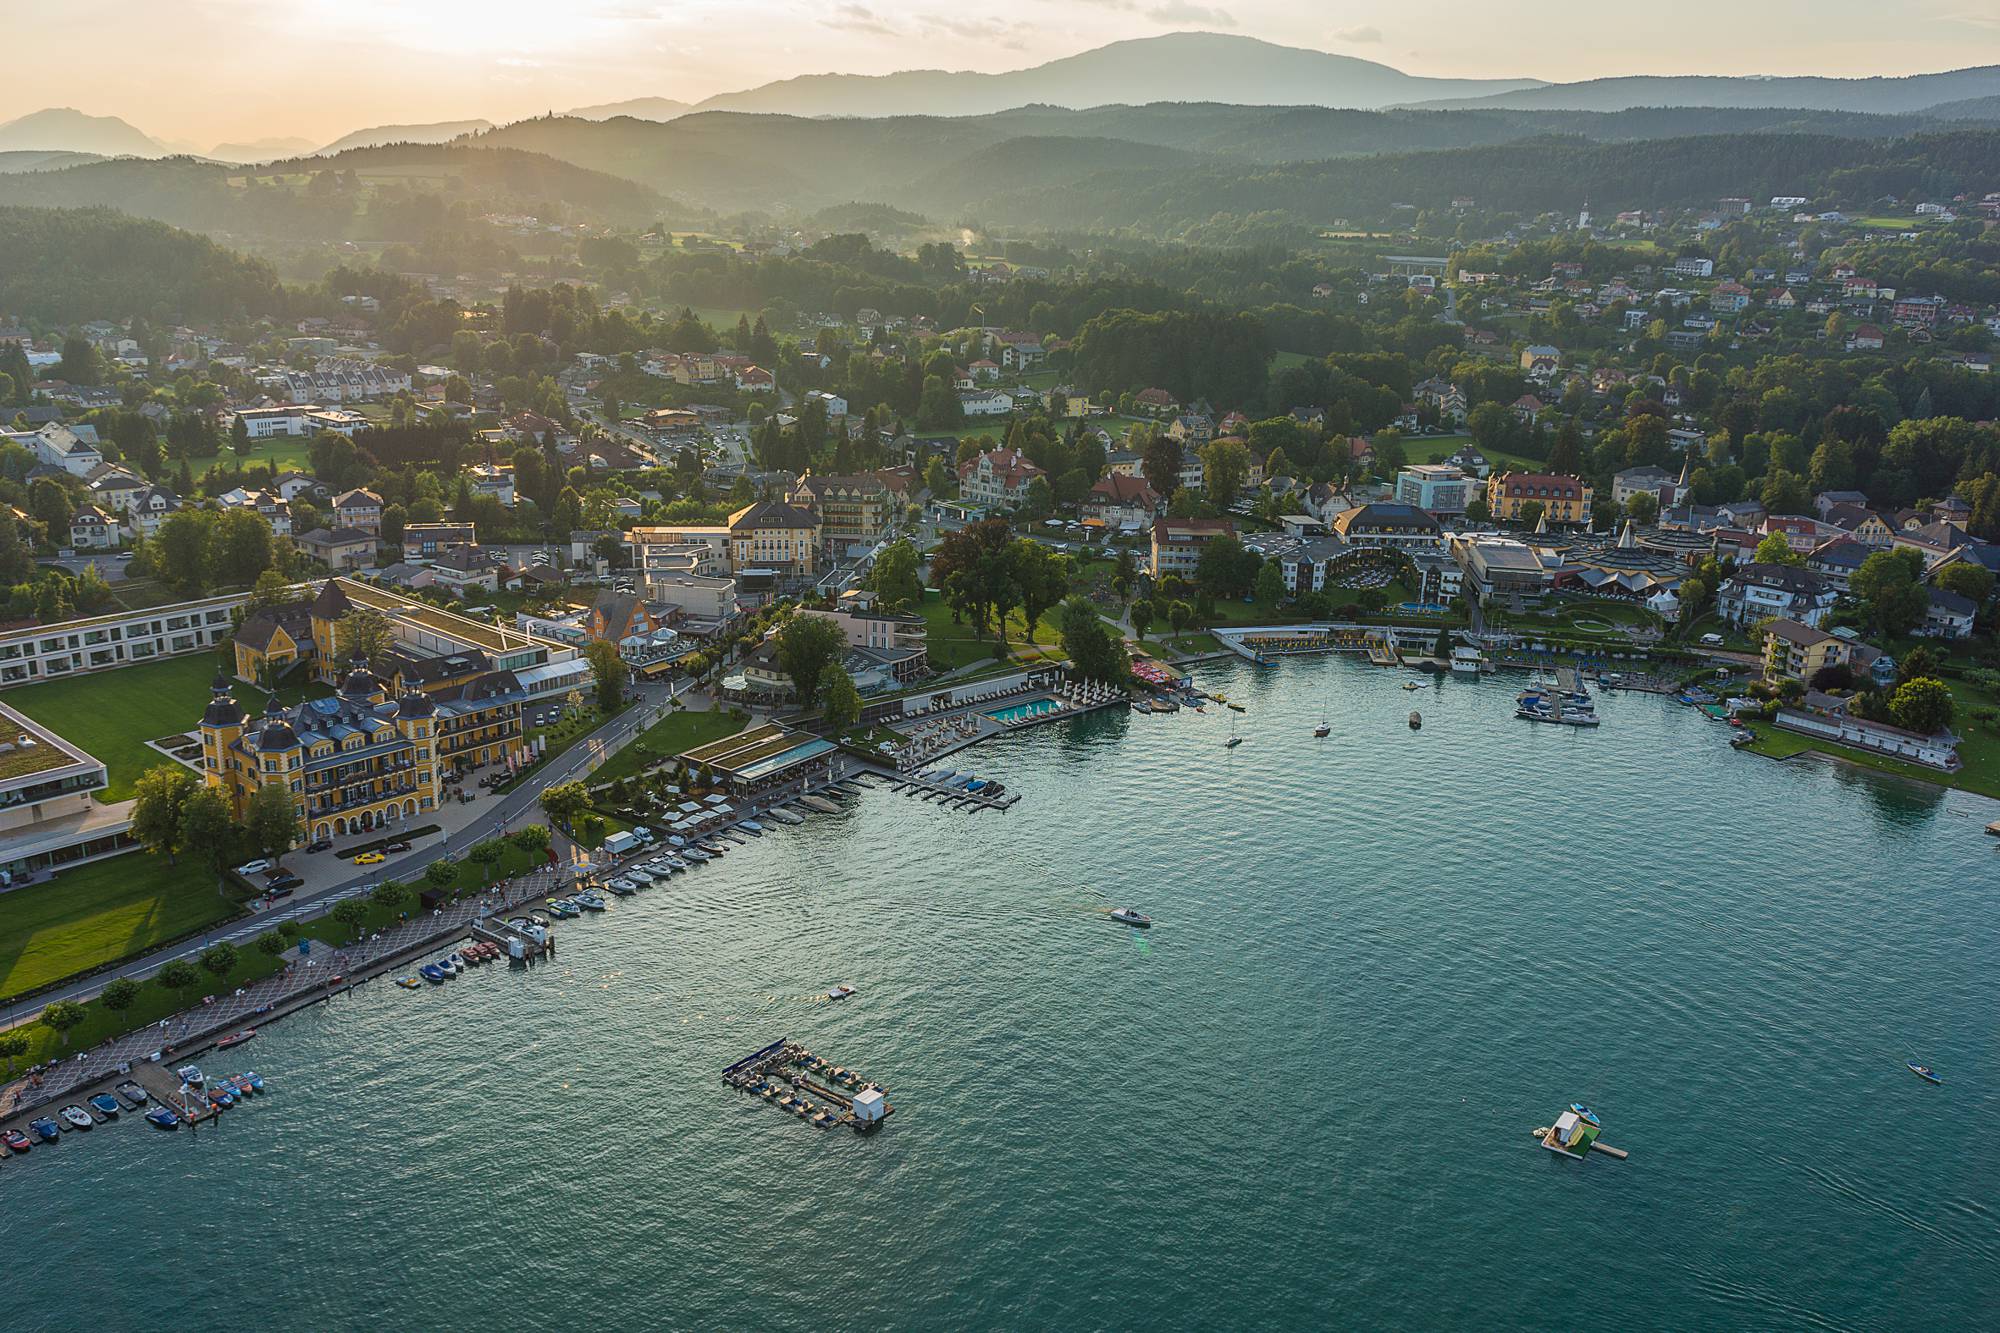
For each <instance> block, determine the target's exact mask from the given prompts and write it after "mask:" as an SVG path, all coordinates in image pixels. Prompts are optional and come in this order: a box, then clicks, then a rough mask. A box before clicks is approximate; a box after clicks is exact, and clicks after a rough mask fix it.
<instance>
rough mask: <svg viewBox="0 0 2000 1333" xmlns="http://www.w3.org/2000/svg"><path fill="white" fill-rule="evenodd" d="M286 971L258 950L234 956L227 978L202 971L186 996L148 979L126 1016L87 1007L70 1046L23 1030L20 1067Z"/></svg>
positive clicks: (40, 1031) (34, 1026) (34, 1029)
mask: <svg viewBox="0 0 2000 1333" xmlns="http://www.w3.org/2000/svg"><path fill="white" fill-rule="evenodd" d="M284 965H285V963H284V960H283V959H281V958H273V957H272V956H270V955H269V954H266V953H262V952H260V951H258V950H257V949H254V948H239V949H238V950H237V951H236V966H235V967H233V968H231V969H230V970H229V972H228V973H226V974H225V975H223V976H219V977H218V976H216V975H215V974H214V973H213V972H210V971H208V970H207V969H206V968H203V969H201V980H200V981H198V982H197V983H196V984H195V985H194V986H193V987H192V988H190V989H189V990H187V991H185V992H182V991H171V990H168V989H167V988H166V987H164V986H162V985H160V983H159V978H158V977H152V978H149V979H148V980H146V981H143V982H141V983H140V985H139V994H138V996H137V997H136V998H135V999H134V1000H133V1002H132V1007H131V1008H129V1009H126V1010H124V1011H122V1012H119V1013H114V1012H112V1011H111V1010H109V1009H106V1008H105V1007H104V1005H103V1003H102V1001H99V1000H89V1001H86V1002H85V1004H84V1006H83V1010H84V1019H83V1022H81V1023H79V1024H77V1026H76V1027H74V1028H73V1029H71V1030H70V1034H69V1041H68V1042H67V1043H65V1042H64V1041H63V1040H62V1038H61V1037H60V1036H58V1035H57V1034H56V1033H55V1032H54V1031H52V1030H51V1029H49V1028H47V1027H44V1026H43V1025H42V1024H41V1023H40V1022H39V1021H37V1022H33V1023H26V1024H23V1025H22V1026H21V1028H20V1032H21V1035H23V1036H25V1037H26V1038H27V1039H28V1050H27V1053H26V1054H25V1055H23V1056H21V1061H22V1063H24V1064H39V1063H41V1062H42V1061H44V1060H49V1059H53V1058H55V1057H58V1056H62V1055H65V1054H71V1053H74V1052H76V1051H81V1050H87V1049H88V1048H90V1047H92V1046H95V1045H97V1044H98V1043H99V1042H102V1041H109V1040H110V1039H111V1038H113V1037H119V1036H123V1035H124V1034H125V1033H127V1032H131V1031H133V1030H135V1029H137V1028H143V1027H149V1026H151V1025H152V1024H154V1023H157V1022H159V1021H160V1020H161V1019H163V1018H166V1017H167V1016H168V1015H170V1014H177V1013H179V1012H180V1011H181V1010H183V1009H186V1008H187V1007H188V1006H190V1005H193V1004H198V1003H200V1001H201V997H202V996H204V995H226V994H228V993H229V992H230V991H233V990H235V989H236V988H237V987H238V986H247V985H249V984H250V983H251V982H253V981H262V980H263V979H264V978H265V977H268V976H270V975H271V974H272V973H273V972H277V971H279V970H281V969H282V968H283V967H284Z"/></svg>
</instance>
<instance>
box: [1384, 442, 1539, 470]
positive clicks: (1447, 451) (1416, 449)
mask: <svg viewBox="0 0 2000 1333" xmlns="http://www.w3.org/2000/svg"><path fill="white" fill-rule="evenodd" d="M1470 443H1472V437H1471V436H1470V435H1463V434H1460V435H1413V436H1411V437H1409V438H1408V439H1406V440H1404V441H1403V453H1404V456H1405V457H1407V458H1408V459H1409V460H1410V461H1411V462H1412V463H1436V462H1440V461H1442V460H1443V459H1447V458H1450V457H1451V456H1452V455H1453V454H1455V453H1457V452H1458V451H1459V450H1460V449H1462V448H1464V447H1465V446H1466V445H1468V444H1470ZM1479 452H1480V453H1482V454H1485V455H1486V461H1487V462H1489V463H1491V464H1493V470H1494V471H1496V472H1506V471H1509V470H1512V471H1516V472H1536V471H1539V470H1541V468H1542V467H1543V466H1544V464H1541V463H1537V462H1536V461H1535V460H1534V459H1532V458H1529V457H1527V456H1525V455H1523V454H1510V453H1506V452H1504V451H1503V450H1499V449H1481V450H1480V451H1479Z"/></svg>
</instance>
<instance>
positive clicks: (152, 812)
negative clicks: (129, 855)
mask: <svg viewBox="0 0 2000 1333" xmlns="http://www.w3.org/2000/svg"><path fill="white" fill-rule="evenodd" d="M200 786H201V782H200V780H199V779H198V778H196V777H195V775H194V774H192V773H190V772H188V771H187V770H186V769H185V768H182V767H181V766H180V765H179V764H157V765H155V766H154V767H152V768H149V769H147V770H146V771H145V772H144V773H141V774H140V775H139V780H138V781H137V782H136V783H134V784H133V787H132V836H133V837H134V838H137V839H138V840H139V845H140V846H142V847H144V848H146V850H147V851H150V852H154V853H157V854H158V855H161V856H164V857H166V858H167V864H168V865H173V864H175V859H176V858H177V857H178V856H179V855H180V851H181V848H183V847H185V846H186V845H187V843H186V842H185V841H184V838H185V831H186V820H187V802H188V798H189V797H190V796H192V795H194V793H195V792H196V790H198V789H199V788H200Z"/></svg>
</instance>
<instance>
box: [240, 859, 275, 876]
mask: <svg viewBox="0 0 2000 1333" xmlns="http://www.w3.org/2000/svg"><path fill="white" fill-rule="evenodd" d="M270 868H271V863H270V862H269V861H265V860H256V861H245V862H244V863H243V864H242V865H240V866H238V867H236V873H237V874H239V875H261V874H263V873H264V872H265V871H266V870H269V869H270Z"/></svg>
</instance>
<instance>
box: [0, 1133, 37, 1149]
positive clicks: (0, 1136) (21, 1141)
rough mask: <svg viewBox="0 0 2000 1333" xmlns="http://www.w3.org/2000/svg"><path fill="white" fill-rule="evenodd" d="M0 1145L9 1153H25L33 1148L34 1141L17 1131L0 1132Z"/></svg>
mask: <svg viewBox="0 0 2000 1333" xmlns="http://www.w3.org/2000/svg"><path fill="white" fill-rule="evenodd" d="M0 1143H5V1144H6V1145H7V1150H8V1151H9V1152H26V1151H28V1150H29V1149H30V1148H32V1147H34V1146H35V1141H34V1140H33V1139H31V1138H29V1137H28V1136H27V1135H26V1134H23V1133H22V1132H21V1131H20V1130H18V1129H10V1130H6V1131H4V1132H0Z"/></svg>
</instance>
